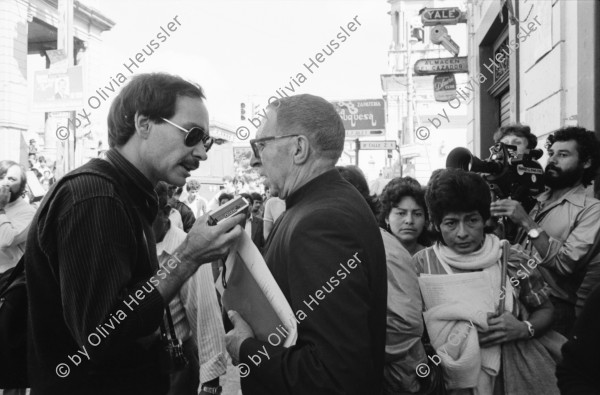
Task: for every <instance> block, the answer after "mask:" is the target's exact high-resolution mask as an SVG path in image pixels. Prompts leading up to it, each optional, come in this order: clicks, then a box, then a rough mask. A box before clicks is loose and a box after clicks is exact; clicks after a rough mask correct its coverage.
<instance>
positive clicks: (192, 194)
mask: <svg viewBox="0 0 600 395" xmlns="http://www.w3.org/2000/svg"><path fill="white" fill-rule="evenodd" d="M204 100H205V98H204V93H203V91H202V89H201V88H200V87H199V86H198V85H196V84H193V83H190V82H188V81H185V80H183V79H181V78H179V77H175V76H171V75H167V74H162V73H155V74H141V75H138V76H136V77H134V78H133V79H132V80H131V82H130V83H129V84H128V85H126V86H125V87H124V88H123V89H122V91H121V92H120V93H119V95H118V96H117V97H116V98H115V101H114V102H113V104H112V106H111V108H110V113H109V117H108V127H109V145H110V149H109V150H108V151H107V152H106V156H105V159H93V160H92V161H90V162H89V163H87V164H85V165H83V166H82V167H80V168H78V169H76V170H75V171H73V172H71V173H69V174H67V175H65V176H64V177H63V178H61V179H60V180H58V181H57V182H56V183H55V185H54V186H53V187H52V188H51V189H50V190H49V191H48V193H47V195H46V197H45V198H44V200H43V202H42V203H41V205H40V206H39V208H37V211H36V209H35V208H33V207H32V206H31V205H30V204H28V203H27V201H26V200H24V199H23V197H22V196H23V193H24V190H25V184H26V176H25V169H23V168H22V167H21V166H20V165H18V164H17V163H15V162H11V161H1V162H0V292H1V291H2V289H3V285H5V284H6V282H7V278H9V275H11V274H13V273H16V272H17V271H18V270H24V274H23V277H24V279H25V281H26V284H27V303H26V306H25V307H26V308H27V309H28V314H27V322H26V327H27V336H26V357H27V358H26V365H24V366H23V368H22V372H21V373H22V376H23V381H22V384H20V385H14V386H13V387H10V388H8V387H7V389H5V390H4V394H7V395H8V394H11V395H12V394H21V393H24V388H25V387H30V388H31V394H33V395H36V394H163V395H164V394H198V393H199V394H202V395H205V394H218V393H221V390H222V389H221V384H222V383H221V382H220V378H221V377H222V376H223V375H224V374H225V373H226V370H227V361H228V359H229V358H230V359H231V360H232V361H233V362H234V364H236V365H239V366H245V367H247V368H248V370H246V371H245V372H246V373H247V374H246V373H245V374H243V375H242V378H241V386H242V392H243V394H244V395H252V394H260V395H263V394H277V395H280V394H373V395H381V394H385V395H391V394H457V395H463V394H465V395H466V394H486V395H496V394H507V395H512V394H545V395H546V394H548V395H549V394H566V395H571V394H597V393H600V376H599V375H598V372H600V359H599V358H598V354H599V353H600V340H599V338H598V333H599V331H600V321H599V319H598V317H599V315H598V311H599V310H600V226H599V224H600V200H597V199H596V198H594V197H593V190H592V189H591V188H590V185H591V184H592V182H593V180H594V178H595V177H596V176H597V175H598V169H599V167H600V142H599V141H598V138H597V137H596V135H595V133H594V132H592V131H589V130H586V129H584V128H582V127H577V126H571V127H564V128H561V129H558V130H555V131H553V132H552V133H550V135H549V136H548V138H547V140H546V146H545V148H546V150H547V154H548V159H547V163H546V166H545V169H544V174H543V179H544V184H545V186H546V190H545V191H544V192H543V193H542V194H540V195H538V196H531V197H530V198H531V201H528V202H527V203H524V202H519V201H518V200H514V199H510V198H506V199H504V198H502V199H498V198H495V197H494V196H493V195H492V194H491V193H490V187H489V185H488V183H487V182H486V180H485V179H484V178H483V177H482V176H481V175H480V174H477V173H474V172H469V171H465V170H462V169H453V168H448V169H438V170H436V171H435V172H434V173H433V174H432V175H431V178H430V179H429V182H428V183H427V185H421V184H420V183H419V182H418V181H417V180H415V179H413V178H410V177H398V178H395V179H393V180H391V181H390V182H389V183H388V184H387V185H386V186H385V188H383V191H382V192H381V193H380V194H375V193H372V192H371V191H370V190H369V188H368V185H367V181H366V179H365V177H364V175H363V173H362V172H361V170H360V169H359V168H358V167H355V166H345V167H341V166H337V167H336V163H337V161H338V159H339V157H340V155H341V153H342V150H343V146H344V139H345V130H344V127H343V124H342V121H341V119H340V117H339V115H338V114H337V112H336V110H335V108H334V107H333V106H332V105H331V104H330V103H329V102H327V101H326V100H325V99H323V98H320V97H317V96H313V95H307V94H302V95H296V96H290V97H286V98H282V99H279V100H276V101H274V102H273V103H271V104H270V105H269V106H268V107H267V109H266V119H265V122H264V123H263V124H262V125H261V126H260V128H259V129H258V130H257V135H256V138H255V139H253V140H251V141H250V145H251V148H252V153H253V154H252V159H251V163H250V164H251V166H252V167H253V168H255V169H257V171H258V172H259V174H260V175H261V176H263V177H265V178H266V180H267V184H266V188H265V194H264V195H263V194H260V193H257V192H249V191H241V190H239V191H238V190H231V189H230V188H228V185H227V184H228V183H232V181H231V180H224V185H223V188H222V191H220V192H219V193H218V194H216V195H215V196H214V197H212V198H211V199H209V200H206V199H204V198H202V197H201V196H200V193H199V190H200V187H201V186H200V184H199V183H198V182H197V181H195V180H189V181H188V182H187V183H186V179H188V177H189V176H190V172H191V171H192V170H194V169H196V168H198V166H200V165H201V162H202V161H205V160H207V158H208V156H209V155H210V154H209V150H210V147H211V145H212V141H211V137H210V136H209V134H208V132H207V131H208V119H209V118H208V113H207V110H206V107H205V104H204ZM181 129H183V130H186V132H185V133H183V132H182V130H181ZM494 138H495V140H496V141H497V142H500V143H504V144H508V145H511V146H512V147H513V148H514V149H515V151H516V153H517V155H523V154H526V153H527V152H529V151H528V150H531V149H533V148H536V146H537V138H536V137H535V135H534V134H532V133H531V130H530V128H529V127H527V126H524V125H511V126H508V127H503V128H501V129H500V130H499V131H498V133H497V134H496V135H495V136H494ZM236 195H239V196H243V197H244V198H245V199H246V201H247V202H248V204H249V207H248V209H247V210H246V211H245V212H244V213H241V214H238V215H235V216H233V217H230V218H227V219H224V220H223V221H221V222H219V223H217V224H216V225H214V226H209V225H208V223H207V217H208V215H207V213H210V212H211V211H213V210H214V209H216V208H218V207H219V206H222V205H224V204H226V203H227V202H228V201H230V200H232V199H234V198H235V197H236ZM505 222H509V223H511V224H512V228H511V232H510V235H507V234H506V227H503V226H500V225H501V224H502V223H505ZM512 230H514V232H512ZM243 232H246V234H247V236H248V237H249V238H250V239H251V240H252V241H253V242H254V244H255V246H256V247H257V249H258V250H259V251H260V252H261V253H262V255H263V257H264V261H265V262H266V264H267V267H268V269H269V270H270V272H271V274H272V276H273V278H274V279H275V281H276V283H277V285H278V286H279V288H280V290H281V292H282V294H283V296H284V297H285V299H286V300H287V302H288V303H289V305H290V307H291V309H292V311H293V312H294V314H295V315H296V317H297V324H298V325H297V340H296V342H295V345H293V346H291V347H288V348H285V347H282V346H279V345H274V344H272V342H271V341H268V340H265V339H259V338H258V337H257V336H256V335H255V333H254V331H253V329H252V327H251V326H250V325H249V324H248V323H247V321H248V319H247V318H248V317H242V315H241V314H239V313H238V312H235V311H222V306H221V301H220V297H221V295H220V293H219V291H217V288H218V287H216V286H215V282H216V281H217V279H218V278H219V277H220V276H222V275H223V273H222V271H223V262H224V260H225V257H226V256H227V254H228V253H229V251H231V249H232V248H234V246H235V245H236V243H237V240H238V239H239V238H240V237H241V236H242V234H243ZM507 236H509V237H507ZM244 237H246V236H244ZM10 277H11V278H12V277H14V276H12V275H11V276H10ZM0 308H4V307H2V306H1V305H0ZM0 312H1V311H0ZM224 322H226V323H227V324H228V325H229V324H231V328H230V330H229V331H227V332H226V331H225V324H224ZM5 324H6V321H2V320H1V316H0V325H5ZM1 340H2V339H0V347H1V345H2V344H4V343H2V342H1ZM257 355H261V356H262V358H259V359H258V361H260V362H258V363H257V359H256V356H257ZM0 359H2V357H0ZM59 367H60V369H59ZM65 367H67V368H68V369H67V370H66V372H67V373H66V374H65ZM240 372H241V370H240ZM1 375H2V373H1V372H0V379H2V376H1ZM1 381H2V380H0V382H1Z"/></svg>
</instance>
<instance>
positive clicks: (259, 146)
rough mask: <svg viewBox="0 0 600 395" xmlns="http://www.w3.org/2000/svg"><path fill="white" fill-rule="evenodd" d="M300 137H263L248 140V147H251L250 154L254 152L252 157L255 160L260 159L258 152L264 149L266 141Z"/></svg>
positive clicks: (294, 135)
mask: <svg viewBox="0 0 600 395" xmlns="http://www.w3.org/2000/svg"><path fill="white" fill-rule="evenodd" d="M298 136H302V134H286V135H283V136H271V137H263V138H261V139H253V140H250V146H251V147H252V152H254V157H256V159H260V152H261V151H262V150H263V149H264V148H265V145H266V142H267V141H273V140H279V139H285V138H288V137H298Z"/></svg>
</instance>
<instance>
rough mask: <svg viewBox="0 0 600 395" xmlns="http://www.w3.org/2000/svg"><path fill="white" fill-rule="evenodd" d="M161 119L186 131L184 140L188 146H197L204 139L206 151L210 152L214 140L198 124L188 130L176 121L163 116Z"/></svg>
mask: <svg viewBox="0 0 600 395" xmlns="http://www.w3.org/2000/svg"><path fill="white" fill-rule="evenodd" d="M161 119H162V120H163V121H165V122H167V123H169V124H171V125H173V126H175V127H176V128H177V129H179V130H181V131H182V132H184V133H185V138H184V140H183V142H184V144H185V145H186V146H188V147H194V146H196V144H198V143H199V142H201V141H202V143H203V144H204V151H206V152H208V150H209V149H210V147H212V145H213V143H214V140H213V139H212V137H210V136H209V135H208V133H206V132H205V131H204V129H202V128H200V127H198V126H194V127H193V128H191V129H190V130H186V129H185V128H182V127H181V126H179V125H177V124H176V123H174V122H171V121H169V120H168V119H165V118H161Z"/></svg>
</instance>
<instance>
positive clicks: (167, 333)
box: [160, 304, 177, 340]
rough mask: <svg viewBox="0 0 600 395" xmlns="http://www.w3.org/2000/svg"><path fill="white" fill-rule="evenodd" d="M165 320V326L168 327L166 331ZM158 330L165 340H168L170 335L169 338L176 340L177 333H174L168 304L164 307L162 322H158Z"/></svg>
mask: <svg viewBox="0 0 600 395" xmlns="http://www.w3.org/2000/svg"><path fill="white" fill-rule="evenodd" d="M165 321H166V323H167V326H168V327H169V330H168V331H167V328H166V327H165ZM160 332H161V334H162V336H163V338H165V339H166V340H169V336H170V339H171V340H177V334H176V333H175V325H173V317H172V316H171V308H170V307H169V305H168V304H167V307H166V309H165V317H164V318H163V320H162V322H161V323H160Z"/></svg>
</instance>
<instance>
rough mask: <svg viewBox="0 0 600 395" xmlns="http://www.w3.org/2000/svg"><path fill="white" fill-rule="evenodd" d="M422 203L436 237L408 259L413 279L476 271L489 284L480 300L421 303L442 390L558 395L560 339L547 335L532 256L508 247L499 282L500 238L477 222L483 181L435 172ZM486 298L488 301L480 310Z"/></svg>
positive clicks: (547, 313) (542, 291) (548, 309)
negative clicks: (556, 373)
mask: <svg viewBox="0 0 600 395" xmlns="http://www.w3.org/2000/svg"><path fill="white" fill-rule="evenodd" d="M426 201H427V206H428V208H429V215H430V218H431V220H432V223H433V225H434V231H435V233H436V236H437V237H438V241H437V242H436V243H435V244H434V245H433V246H431V247H428V248H426V249H425V250H422V251H420V252H418V253H417V254H416V255H415V256H414V257H413V264H414V265H415V268H416V270H417V272H418V273H419V276H420V277H423V280H425V278H424V276H427V275H436V276H441V275H446V276H452V275H455V274H461V273H476V272H482V278H483V281H489V287H488V289H485V290H482V291H481V295H480V297H478V296H479V295H475V297H471V298H467V299H466V300H465V298H463V300H461V298H460V297H459V296H457V297H456V300H453V298H449V299H445V300H443V301H442V302H441V303H440V304H437V305H435V306H426V307H425V308H426V309H427V311H425V313H424V318H425V324H426V329H427V332H428V334H429V337H430V340H431V343H432V346H433V347H434V349H435V350H436V352H437V356H438V358H435V357H434V358H435V359H436V361H440V362H439V363H441V365H442V368H443V370H444V378H445V382H446V387H447V389H448V390H449V393H450V394H453V395H463V394H477V395H479V394H481V395H496V394H510V395H513V394H534V393H535V394H544V395H550V394H559V392H558V389H557V386H556V379H555V377H554V370H555V366H556V360H557V359H558V358H559V357H560V345H562V342H563V341H564V338H562V337H561V336H560V335H558V334H556V333H554V332H548V328H549V327H550V324H551V320H552V312H553V307H552V305H551V303H550V301H549V299H548V297H547V294H546V284H545V283H544V281H543V279H542V278H541V275H540V273H539V272H538V271H537V269H535V261H533V260H531V259H530V257H529V256H527V255H525V254H524V253H522V252H521V251H520V250H519V248H518V247H517V246H514V247H512V246H511V248H510V250H509V253H508V265H507V269H508V270H507V274H506V282H505V286H502V285H501V284H503V282H502V281H501V277H502V274H501V273H502V265H501V262H502V259H501V258H502V247H501V246H502V243H503V242H501V241H500V240H499V239H498V238H497V237H496V236H495V235H493V234H491V233H489V231H491V229H486V227H485V223H486V221H487V220H488V219H489V218H490V203H491V197H490V190H489V187H488V185H487V184H486V182H485V181H484V180H483V178H481V177H480V176H479V175H477V174H474V173H469V172H464V171H462V170H458V169H446V170H442V171H440V172H439V173H437V174H436V175H435V176H434V177H433V178H432V180H431V181H430V184H429V187H428V189H427V193H426ZM438 279H441V278H438ZM485 284H487V283H485ZM460 286H461V285H460V284H459V285H457V287H460ZM501 288H503V289H501ZM490 290H491V294H490V292H489V291H490ZM469 293H470V294H472V293H473V290H472V289H457V292H456V295H460V294H469ZM486 298H489V300H490V306H489V309H488V310H487V311H482V310H481V309H480V306H481V300H484V299H486ZM503 299H504V303H503V304H504V306H505V307H504V309H503V311H502V312H501V314H498V311H499V306H501V305H502V304H501V303H500V301H501V300H503ZM477 306H479V308H478V307H477ZM500 308H501V307H500Z"/></svg>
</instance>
